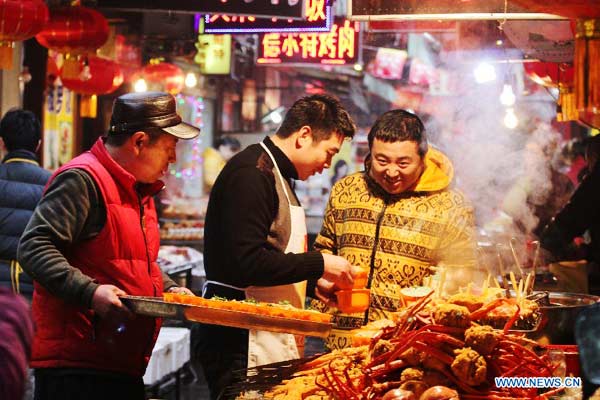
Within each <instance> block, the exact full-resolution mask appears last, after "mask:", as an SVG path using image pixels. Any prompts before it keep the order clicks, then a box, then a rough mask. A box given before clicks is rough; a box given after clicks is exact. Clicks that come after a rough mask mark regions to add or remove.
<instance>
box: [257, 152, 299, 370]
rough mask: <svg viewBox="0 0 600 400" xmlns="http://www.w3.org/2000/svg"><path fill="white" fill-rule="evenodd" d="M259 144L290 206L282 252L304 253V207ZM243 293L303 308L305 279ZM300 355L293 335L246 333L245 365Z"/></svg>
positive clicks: (263, 299)
mask: <svg viewBox="0 0 600 400" xmlns="http://www.w3.org/2000/svg"><path fill="white" fill-rule="evenodd" d="M260 145H261V146H262V147H263V149H265V151H266V152H267V154H268V155H269V157H271V160H272V161H273V164H274V165H275V171H276V172H277V175H278V177H279V179H280V180H281V184H282V186H283V191H284V193H285V197H286V198H287V201H288V206H289V208H290V220H291V226H292V229H291V232H290V239H289V241H288V243H287V246H286V248H285V250H284V253H304V252H305V251H306V250H307V243H308V242H307V233H306V218H305V216H304V209H303V208H302V207H301V206H294V205H292V202H291V201H290V195H289V194H288V191H287V188H286V187H287V184H286V182H285V179H283V176H282V175H281V171H279V167H278V166H277V162H275V158H274V157H273V154H271V152H270V151H269V149H268V148H267V146H265V145H264V143H260ZM246 297H247V298H254V299H256V300H258V301H265V302H269V303H278V302H279V301H281V300H287V301H289V302H290V303H291V304H292V305H293V306H294V307H297V308H304V301H305V299H306V281H303V282H299V283H294V284H290V285H280V286H268V287H257V286H250V287H248V288H246ZM299 357H300V354H299V352H298V347H297V346H296V340H295V338H294V335H292V334H287V333H275V332H267V331H257V330H250V332H249V335H248V368H252V367H255V366H257V365H263V364H270V363H274V362H279V361H287V360H291V359H294V358H299Z"/></svg>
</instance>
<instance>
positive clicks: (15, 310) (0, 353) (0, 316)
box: [0, 287, 33, 400]
mask: <svg viewBox="0 0 600 400" xmlns="http://www.w3.org/2000/svg"><path fill="white" fill-rule="evenodd" d="M0 332H2V339H0V365H2V368H0V399H15V400H20V399H22V398H23V395H24V393H25V387H26V382H27V365H28V364H29V356H30V354H31V338H32V337H33V321H32V320H31V312H30V310H29V305H28V304H27V301H26V300H25V299H24V298H23V297H22V296H20V295H18V294H15V293H13V292H12V290H10V289H7V288H3V287H0Z"/></svg>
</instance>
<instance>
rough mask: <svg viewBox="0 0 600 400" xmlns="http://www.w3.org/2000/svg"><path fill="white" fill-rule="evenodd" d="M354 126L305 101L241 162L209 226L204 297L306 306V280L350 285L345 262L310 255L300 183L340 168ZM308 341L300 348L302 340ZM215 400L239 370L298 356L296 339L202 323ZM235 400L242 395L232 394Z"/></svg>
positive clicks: (214, 197) (224, 185) (315, 99)
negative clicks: (335, 163)
mask: <svg viewBox="0 0 600 400" xmlns="http://www.w3.org/2000/svg"><path fill="white" fill-rule="evenodd" d="M354 132H355V126H354V123H353V121H352V119H351V117H350V115H349V114H348V112H347V111H346V110H345V109H344V108H343V107H342V105H341V104H340V103H339V101H338V100H337V99H335V98H333V97H331V96H328V95H313V96H309V97H303V98H301V99H299V100H297V101H296V102H295V103H294V104H293V105H292V107H291V108H290V109H289V111H288V112H287V114H286V116H285V118H284V120H283V122H282V124H281V126H280V127H279V129H278V130H277V132H276V133H275V135H274V136H271V137H266V138H265V139H264V140H263V141H262V142H261V143H258V144H254V145H251V146H249V147H247V148H246V149H244V150H243V151H242V152H240V153H238V154H237V155H236V156H234V157H233V158H232V159H231V160H230V161H229V162H228V163H227V165H226V166H225V168H224V169H223V171H222V172H221V174H220V175H219V177H218V178H217V180H216V182H215V186H214V187H213V190H212V192H211V195H210V200H209V203H208V210H207V215H206V223H205V230H204V232H205V242H204V268H205V270H206V279H207V282H206V285H205V289H204V293H203V296H204V297H205V298H211V297H213V296H220V297H225V298H228V299H230V300H244V299H247V298H253V299H256V300H258V301H265V302H271V303H278V302H279V301H286V302H289V303H290V304H291V305H293V306H295V307H298V308H303V307H304V301H305V294H306V281H307V280H310V281H313V282H316V285H317V288H316V289H315V290H316V291H320V290H321V289H320V288H323V287H329V286H332V285H333V284H334V283H335V284H336V285H338V286H339V287H345V288H348V287H351V286H352V282H353V276H354V272H353V270H352V266H351V265H350V263H349V262H348V261H347V260H345V259H343V258H342V257H337V256H332V255H329V254H321V253H319V252H316V251H311V252H306V250H307V232H306V224H305V221H304V210H303V208H302V206H301V205H300V204H299V202H298V199H297V198H296V195H295V193H294V190H293V180H295V179H301V180H305V179H307V178H308V177H309V176H311V175H313V174H315V173H320V172H322V171H323V169H325V168H328V167H329V166H330V164H331V159H332V157H333V156H334V155H335V154H336V153H338V152H339V150H340V147H341V146H342V143H343V141H344V139H345V138H351V137H352V136H353V135H354ZM300 344H301V342H300ZM197 353H198V356H199V359H200V361H201V363H202V367H203V369H204V373H205V375H206V379H207V382H208V385H209V389H210V395H211V398H212V399H216V398H228V397H229V395H227V394H225V393H224V390H225V389H226V388H227V386H228V385H229V384H230V383H232V380H233V374H232V371H234V370H238V369H245V368H246V367H249V368H250V367H254V366H257V365H263V364H269V363H273V362H278V361H285V360H290V359H293V358H298V357H299V354H300V353H299V351H298V348H297V344H296V341H295V338H294V336H293V335H288V334H278V333H272V332H264V331H255V330H250V331H248V330H246V329H237V328H228V327H223V326H216V325H203V326H202V332H201V337H200V338H199V347H198V349H197ZM232 397H235V395H232Z"/></svg>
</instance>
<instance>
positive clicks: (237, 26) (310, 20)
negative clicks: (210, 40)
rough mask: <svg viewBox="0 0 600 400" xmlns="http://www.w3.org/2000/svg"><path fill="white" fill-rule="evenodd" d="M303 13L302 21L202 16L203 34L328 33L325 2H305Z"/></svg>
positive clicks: (330, 20) (329, 19)
mask: <svg viewBox="0 0 600 400" xmlns="http://www.w3.org/2000/svg"><path fill="white" fill-rule="evenodd" d="M304 13H305V17H304V18H303V19H290V18H261V17H256V16H245V15H227V14H207V15H205V16H204V33H260V32H267V33H274V32H329V31H330V30H331V25H332V23H333V13H332V12H331V6H328V5H327V4H326V0H305V1H304ZM198 18H201V17H200V14H196V19H198ZM197 25H198V23H196V26H197Z"/></svg>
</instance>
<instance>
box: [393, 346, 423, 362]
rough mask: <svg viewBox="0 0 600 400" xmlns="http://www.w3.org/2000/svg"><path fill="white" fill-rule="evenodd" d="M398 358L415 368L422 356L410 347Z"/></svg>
mask: <svg viewBox="0 0 600 400" xmlns="http://www.w3.org/2000/svg"><path fill="white" fill-rule="evenodd" d="M398 358H399V359H401V360H404V361H405V362H406V363H407V364H408V365H413V366H416V365H419V364H421V362H422V361H423V358H424V356H423V353H421V352H420V351H418V350H415V349H414V348H412V347H411V348H409V349H408V350H406V351H405V352H404V353H402V354H400V356H399V357H398Z"/></svg>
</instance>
